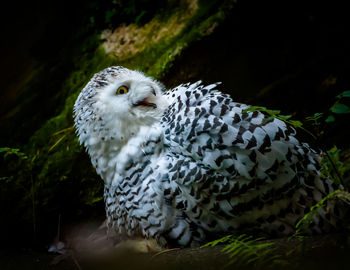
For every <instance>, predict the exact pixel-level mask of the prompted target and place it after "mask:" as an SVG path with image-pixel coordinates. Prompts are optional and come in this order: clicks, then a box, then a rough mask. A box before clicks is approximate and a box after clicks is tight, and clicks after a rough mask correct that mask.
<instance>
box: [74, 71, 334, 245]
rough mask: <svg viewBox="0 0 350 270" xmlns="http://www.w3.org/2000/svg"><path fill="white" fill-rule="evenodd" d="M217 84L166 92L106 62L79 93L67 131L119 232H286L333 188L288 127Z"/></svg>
mask: <svg viewBox="0 0 350 270" xmlns="http://www.w3.org/2000/svg"><path fill="white" fill-rule="evenodd" d="M216 86H217V84H211V85H207V86H204V85H202V84H201V82H200V81H199V82H196V83H193V84H190V83H187V84H182V85H179V86H177V87H176V88H174V89H172V90H166V89H164V87H163V85H162V84H161V83H159V82H157V81H156V80H154V79H152V78H150V77H147V76H146V75H144V74H143V73H142V72H139V71H134V70H129V69H127V68H124V67H120V66H114V67H109V68H106V69H104V70H103V71H101V72H99V73H97V74H95V75H94V76H93V78H92V79H91V80H90V82H89V83H88V84H87V85H86V86H85V88H84V89H83V90H82V91H81V93H80V95H79V96H78V98H77V100H76V102H75V105H74V118H75V127H76V130H77V134H78V136H79V141H80V143H81V144H83V145H84V146H85V148H86V150H87V152H88V153H89V155H90V157H91V162H92V164H93V166H94V167H95V168H96V171H97V173H98V174H99V175H100V176H101V178H102V179H103V180H104V183H105V189H104V198H105V205H106V214H107V221H108V224H109V226H110V227H112V228H114V229H115V231H116V232H117V233H118V234H119V235H122V236H124V237H129V238H136V237H143V238H146V239H155V240H156V241H158V242H159V243H161V244H162V245H168V246H174V245H176V246H188V245H191V244H198V243H202V242H203V241H204V240H206V239H209V238H211V237H215V236H216V237H217V236H218V235H220V234H224V233H237V232H254V233H265V234H270V235H273V236H278V235H288V234H291V233H293V232H294V230H295V224H296V222H298V220H300V218H301V217H303V216H304V214H305V213H307V212H308V211H309V209H310V207H311V206H312V205H314V204H315V203H317V202H319V201H320V200H321V199H322V198H323V197H324V196H325V195H327V194H329V193H330V192H332V191H333V190H334V188H335V187H334V186H333V185H332V183H331V182H330V181H329V180H327V179H323V178H322V177H321V176H320V167H319V161H320V157H319V155H318V154H317V153H316V152H315V151H314V150H312V149H311V148H310V147H309V146H308V145H307V144H306V143H302V142H299V141H298V140H297V139H296V137H295V135H296V131H295V129H294V128H293V127H291V126H288V125H287V124H286V123H285V122H283V121H280V120H278V119H273V120H272V121H266V119H267V118H268V116H266V115H265V114H264V113H263V112H260V111H247V110H246V109H247V108H249V107H250V106H248V105H245V104H240V103H236V102H234V101H232V99H231V97H230V96H229V95H227V94H223V93H221V92H219V91H218V90H215V88H216ZM332 209H333V206H332V205H331V204H330V203H329V205H328V211H323V210H321V211H320V213H319V215H318V216H315V217H314V222H313V223H312V225H311V227H310V231H311V232H321V231H324V230H329V229H330V228H332V227H333V226H335V223H336V218H335V214H334V211H332Z"/></svg>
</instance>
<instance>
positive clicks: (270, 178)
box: [162, 82, 325, 226]
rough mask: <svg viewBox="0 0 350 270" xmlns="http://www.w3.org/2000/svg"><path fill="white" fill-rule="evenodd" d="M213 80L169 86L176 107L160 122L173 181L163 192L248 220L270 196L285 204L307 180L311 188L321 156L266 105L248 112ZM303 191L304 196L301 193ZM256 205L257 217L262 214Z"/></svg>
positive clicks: (183, 201)
mask: <svg viewBox="0 0 350 270" xmlns="http://www.w3.org/2000/svg"><path fill="white" fill-rule="evenodd" d="M215 87H216V84H212V85H208V86H202V85H200V82H197V83H195V84H191V85H189V84H187V85H180V86H179V87H177V88H175V89H173V90H170V91H169V92H167V93H166V96H167V97H168V100H169V103H170V106H169V107H168V109H167V110H166V111H165V113H164V116H163V118H162V125H163V128H164V146H165V148H166V151H167V155H168V157H169V160H170V161H169V166H168V168H167V169H168V172H169V174H168V175H167V177H169V179H170V183H169V185H170V187H169V190H168V191H167V190H165V195H168V194H169V196H172V198H170V199H174V198H175V204H176V205H177V208H178V209H181V208H182V209H186V211H189V210H191V209H197V208H196V207H197V206H198V205H206V207H202V208H201V209H202V210H204V211H209V212H210V213H214V214H215V215H216V216H220V217H221V218H222V217H224V218H226V219H232V217H234V216H242V218H243V219H244V218H245V217H244V215H243V213H246V212H248V211H253V209H257V208H259V209H262V207H263V205H267V204H268V202H270V205H271V207H272V208H274V207H275V208H276V209H280V208H287V205H288V204H289V203H290V202H291V197H292V196H294V195H295V191H296V189H298V188H300V187H301V185H306V186H309V187H310V189H313V187H314V185H315V176H317V175H319V171H318V169H319V167H318V158H319V157H318V155H317V154H316V153H315V152H314V151H313V150H312V149H311V148H310V147H309V146H308V145H307V144H304V143H299V141H298V140H297V139H296V138H295V134H296V131H295V129H294V128H292V127H290V126H288V125H286V124H285V123H284V122H283V121H280V120H278V119H272V120H271V121H267V118H268V116H267V115H265V114H264V113H262V112H260V111H246V109H248V108H249V106H248V105H244V104H240V103H235V102H233V101H232V99H231V98H230V97H229V96H228V95H225V94H222V93H220V92H219V91H216V90H213V89H214V88H215ZM316 178H317V177H316ZM318 179H319V178H318ZM175 182H176V183H177V184H178V185H177V188H175V185H173V184H172V183H175ZM319 182H320V181H319ZM318 184H319V185H320V188H319V190H321V191H325V187H324V186H322V183H318ZM174 190H175V191H174ZM166 193H167V194H166ZM180 194H181V195H180ZM301 195H303V196H304V195H305V196H306V194H299V195H297V197H296V200H298V196H299V197H301ZM317 196H321V195H317ZM274 201H275V202H276V201H279V203H277V204H273V205H272V202H274ZM184 204H186V205H184ZM205 209H206V210H205ZM264 209H265V208H264ZM266 209H267V208H266ZM269 211H270V210H268V211H267V212H269ZM271 211H272V210H271ZM273 211H275V212H276V211H277V212H278V210H273ZM273 211H272V212H273ZM192 212H193V211H191V213H192ZM258 212H259V211H257V212H256V213H257V214H256V217H255V218H258V217H260V216H262V215H264V213H263V212H261V211H260V212H261V213H260V212H259V213H258ZM277 212H276V213H277ZM253 216H254V215H253ZM250 218H252V221H253V220H254V217H252V216H250ZM212 222H214V223H215V221H214V220H208V222H207V224H211V223H212ZM208 226H209V225H208Z"/></svg>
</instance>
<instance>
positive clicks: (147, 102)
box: [74, 66, 167, 147]
mask: <svg viewBox="0 0 350 270" xmlns="http://www.w3.org/2000/svg"><path fill="white" fill-rule="evenodd" d="M162 91H163V86H162V85H161V84H160V83H159V82H157V81H155V80H154V79H152V78H150V77H147V76H145V75H144V74H143V73H141V72H139V71H134V70H129V69H127V68H124V67H121V66H114V67H109V68H106V69H104V70H102V71H101V72H99V73H97V74H95V75H94V76H93V78H92V79H91V80H90V82H89V83H88V84H87V85H86V86H85V87H84V89H83V90H82V91H81V93H80V95H79V96H78V98H77V100H76V102H75V105H74V121H75V126H76V129H77V133H78V136H79V141H80V143H82V144H84V145H85V146H86V147H90V146H93V145H95V144H98V143H100V142H103V141H105V142H108V141H113V144H116V145H118V144H125V143H126V141H127V140H128V139H129V138H130V137H132V136H134V135H135V134H136V133H137V132H138V131H139V130H140V128H141V127H142V126H150V125H152V124H153V123H154V122H156V121H158V120H159V119H160V117H161V115H162V113H163V112H164V110H165V108H166V107H167V101H166V100H165V98H164V97H163V95H162Z"/></svg>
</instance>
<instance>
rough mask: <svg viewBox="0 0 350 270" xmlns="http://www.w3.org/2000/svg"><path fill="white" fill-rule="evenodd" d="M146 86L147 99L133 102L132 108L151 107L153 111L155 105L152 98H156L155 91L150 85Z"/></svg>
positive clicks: (143, 98)
mask: <svg viewBox="0 0 350 270" xmlns="http://www.w3.org/2000/svg"><path fill="white" fill-rule="evenodd" d="M147 86H148V89H147V92H148V93H149V94H148V96H147V97H145V96H143V97H142V98H141V99H140V100H138V101H136V102H134V103H133V106H135V107H138V106H142V107H152V108H153V109H156V108H157V105H156V103H155V102H154V98H153V96H157V94H156V90H155V89H154V88H153V87H152V86H150V85H147Z"/></svg>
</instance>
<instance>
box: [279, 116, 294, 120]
mask: <svg viewBox="0 0 350 270" xmlns="http://www.w3.org/2000/svg"><path fill="white" fill-rule="evenodd" d="M291 117H292V116H291V115H279V116H278V119H281V120H288V119H289V118H291Z"/></svg>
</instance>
